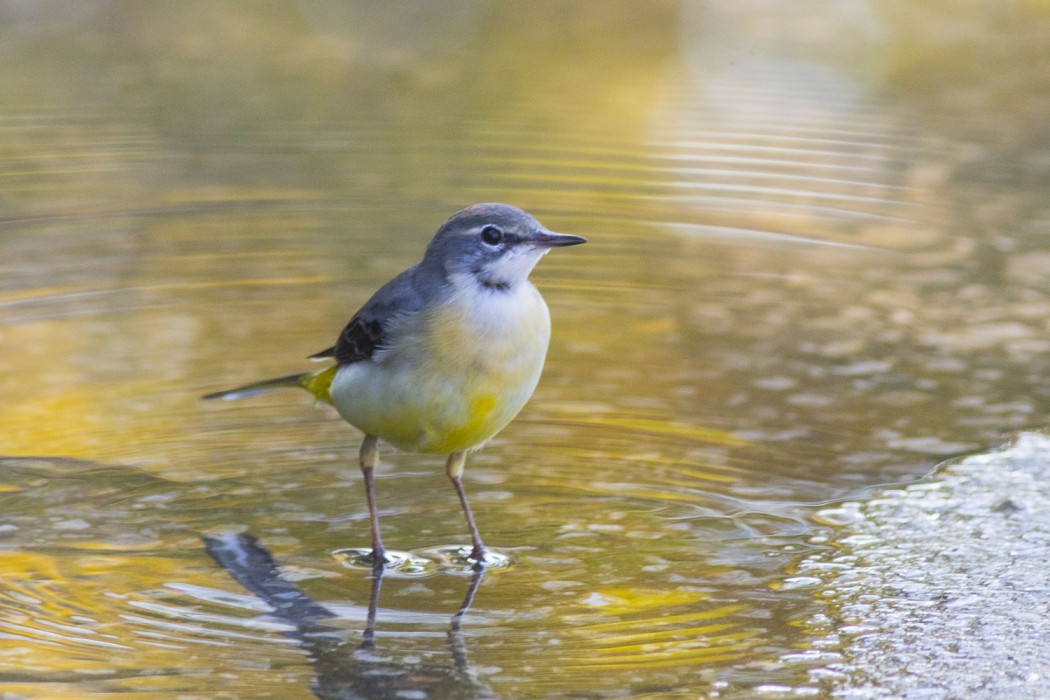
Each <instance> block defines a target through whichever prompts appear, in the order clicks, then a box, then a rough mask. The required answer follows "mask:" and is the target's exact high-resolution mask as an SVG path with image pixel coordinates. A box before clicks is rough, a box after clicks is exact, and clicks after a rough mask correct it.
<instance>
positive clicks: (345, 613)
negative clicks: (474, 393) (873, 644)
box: [0, 0, 1050, 698]
mask: <svg viewBox="0 0 1050 700" xmlns="http://www.w3.org/2000/svg"><path fill="white" fill-rule="evenodd" d="M924 7H925V8H926V9H915V8H914V7H912V5H911V4H907V3H899V2H893V1H890V0H886V1H884V2H840V3H831V4H828V3H823V2H822V3H793V4H792V7H791V8H790V10H789V9H787V8H781V7H780V6H779V5H777V4H775V3H766V2H757V1H756V2H748V3H737V4H736V5H734V6H733V8H729V7H726V6H723V5H721V4H717V3H700V2H681V3H671V2H666V3H665V2H661V3H645V4H644V6H643V5H640V4H637V3H606V4H603V7H602V10H601V11H598V10H595V9H594V8H590V6H584V5H578V6H577V5H572V4H561V3H527V4H525V3H501V2H485V3H467V2H462V3H451V4H449V3H412V4H411V5H409V6H406V7H399V8H396V9H394V8H388V7H384V9H383V11H382V12H380V11H379V10H378V6H376V5H373V4H370V3H360V4H354V5H350V6H343V5H341V4H336V3H327V2H305V1H304V2H300V3H273V4H269V5H267V6H266V7H258V6H255V5H245V6H243V7H242V6H240V5H236V4H234V5H230V4H229V3H211V2H200V3H194V4H185V5H184V4H171V5H168V4H142V3H135V4H126V3H119V2H103V1H99V2H91V3H81V4H79V5H77V9H76V10H75V11H72V10H71V9H70V8H68V7H65V6H64V5H62V4H59V3H40V4H35V5H18V4H11V5H3V6H0V13H2V14H3V16H4V21H3V22H2V23H0V26H2V29H0V32H2V38H3V40H2V41H0V58H2V59H3V60H2V64H3V66H4V68H3V69H0V95H2V97H3V104H4V105H6V109H5V110H4V112H3V114H0V162H2V163H3V168H2V171H0V177H2V180H0V344H2V347H3V348H4V352H3V353H2V354H0V377H2V379H0V387H2V390H3V396H4V398H5V400H4V401H3V402H2V403H0V426H2V428H0V454H3V455H5V457H4V458H3V460H2V467H3V471H2V472H0V474H2V477H0V498H2V504H0V513H2V515H0V537H2V543H3V548H2V550H0V556H2V557H3V558H4V560H5V562H4V565H3V567H0V571H2V572H3V573H0V578H2V580H3V586H2V587H0V588H2V594H0V645H2V646H3V649H4V654H3V655H2V660H0V678H3V680H4V683H5V684H6V685H7V686H8V688H9V689H10V691H11V692H13V693H17V694H19V695H21V696H24V697H77V696H82V695H88V694H100V693H101V694H105V693H118V692H119V693H123V694H125V695H128V694H131V695H132V696H134V694H136V693H137V694H139V695H140V696H143V697H147V696H148V697H164V696H168V695H170V696H179V697H212V696H214V694H215V693H216V692H218V691H219V690H220V689H221V690H222V691H223V692H226V693H228V694H230V695H231V696H234V697H281V698H287V697H309V696H310V695H311V694H312V693H316V694H321V695H324V694H325V693H326V692H328V694H329V696H333V694H334V695H338V693H342V692H344V691H345V687H344V686H338V685H337V686H328V685H326V684H325V683H324V682H323V679H326V678H333V677H337V678H345V677H346V676H339V672H337V671H333V668H336V669H339V668H344V669H345V668H349V669H351V673H350V676H353V675H354V672H353V669H361V668H364V666H361V664H362V663H365V662H367V661H368V660H367V659H366V660H365V662H362V661H361V658H360V654H358V653H357V651H356V650H357V649H358V646H359V645H360V643H361V641H362V637H363V635H364V630H365V627H366V620H367V617H368V606H369V600H370V598H371V597H372V581H371V580H370V578H369V576H368V574H367V572H366V571H363V570H360V569H357V568H353V567H349V566H347V562H346V559H345V557H344V556H342V555H341V552H343V551H344V550H346V549H347V548H349V547H359V546H362V545H364V544H366V540H367V535H366V531H367V522H366V510H365V505H364V499H363V494H362V492H361V484H360V478H359V475H358V473H357V469H356V463H355V462H356V457H355V455H356V449H357V444H358V441H359V439H360V436H359V435H358V434H357V433H356V432H355V431H354V430H353V429H351V428H349V427H348V426H346V425H345V424H343V423H341V422H340V421H339V420H338V419H337V417H336V416H335V415H334V414H333V412H332V411H331V410H330V409H328V408H326V407H324V406H314V405H312V404H311V402H310V400H309V398H308V397H305V396H300V395H296V394H273V395H269V396H265V397H259V398H257V399H254V400H251V401H244V402H238V403H222V404H219V405H215V404H203V403H201V402H200V401H199V399H198V397H199V396H200V395H201V394H203V393H206V392H208V391H213V390H216V389H220V388H224V387H228V386H233V385H236V384H238V383H241V382H246V381H251V380H254V379H258V378H263V377H268V376H276V375H281V374H287V373H290V372H294V371H298V370H300V369H303V368H306V367H308V366H309V365H307V364H306V362H305V360H304V359H303V358H305V357H306V356H307V355H309V354H311V353H313V352H316V351H318V350H321V349H322V348H324V347H327V346H328V345H330V344H331V342H332V339H333V338H334V337H335V335H336V333H338V331H339V330H340V328H341V327H342V325H343V323H345V321H346V320H347V319H348V318H349V315H350V314H351V313H352V312H353V311H354V310H356V308H357V306H358V305H359V304H361V303H362V302H363V301H364V300H365V299H367V298H368V296H369V295H370V294H371V292H372V291H374V289H375V288H377V287H378V286H379V285H380V284H382V283H383V282H384V281H386V280H387V279H389V278H390V277H391V276H393V275H394V274H396V273H397V272H399V271H400V270H401V269H403V268H404V267H406V266H407V265H409V264H412V263H414V262H415V261H416V260H417V259H418V257H419V256H420V254H421V251H422V249H423V247H424V246H425V244H426V242H427V241H428V240H429V238H430V236H431V235H432V233H433V231H434V229H436V227H437V226H438V225H439V224H440V223H441V222H442V221H443V220H444V218H445V217H446V216H448V215H449V214H450V213H452V212H453V211H455V210H456V209H457V208H459V207H461V206H464V205H466V204H470V203H473V202H477V201H492V200H497V201H506V202H510V203H513V204H516V205H518V206H521V207H523V208H526V209H528V210H529V211H531V212H533V213H534V214H536V215H537V216H538V217H540V218H541V220H542V221H543V222H544V223H545V224H547V225H548V226H549V227H551V228H553V229H556V230H562V231H566V232H572V233H578V234H581V235H585V236H587V237H588V238H589V239H590V241H591V242H590V243H589V244H588V245H587V246H583V247H581V248H577V249H573V250H571V251H563V252H562V251H559V252H558V253H556V254H554V255H550V256H548V257H547V258H545V259H544V260H543V262H542V263H541V265H540V267H539V268H538V269H537V271H536V273H535V274H534V280H535V282H536V284H537V286H539V287H540V289H541V290H542V291H543V293H544V295H545V297H546V298H547V300H548V302H549V305H550V307H551V312H552V316H553V319H554V337H553V341H552V344H551V350H550V355H549V359H548V364H547V369H546V372H545V375H544V378H543V380H542V381H541V384H540V387H539V388H538V390H537V392H536V395H535V397H534V398H533V400H532V401H531V402H530V404H529V405H528V406H527V407H526V409H525V410H524V411H523V413H522V414H521V416H520V417H519V418H518V419H517V420H516V421H515V422H514V423H513V424H512V425H511V426H510V427H508V428H507V430H505V431H504V433H502V434H501V435H500V436H499V437H498V438H497V439H496V440H494V441H493V443H492V444H491V445H490V446H489V447H488V448H487V449H486V450H485V451H483V452H481V453H480V454H479V455H477V456H476V457H475V458H474V460H473V462H472V464H471V465H470V466H469V467H468V471H467V475H466V482H467V488H468V491H469V493H470V494H471V496H472V500H473V504H474V509H475V515H476V517H477V519H478V522H479V525H480V527H481V529H482V532H483V534H484V535H485V537H486V541H487V542H489V543H490V544H491V545H493V546H494V547H496V548H498V549H499V550H500V551H502V552H504V553H507V554H508V555H510V556H511V557H512V559H513V564H512V565H511V566H510V567H508V568H506V569H502V570H494V571H490V572H488V573H487V574H486V575H485V576H484V577H482V578H481V579H480V581H478V582H477V591H476V595H475V597H474V603H473V606H472V607H471V609H470V611H469V612H467V613H466V615H465V616H463V617H462V618H461V619H460V620H459V624H460V629H459V631H458V632H457V633H454V634H450V631H453V630H451V628H450V625H452V624H453V616H454V615H455V614H456V612H457V611H458V610H459V609H460V606H461V604H462V601H463V600H464V597H465V596H466V595H467V593H468V591H469V590H470V587H471V583H472V582H471V578H470V576H469V575H468V574H467V573H466V572H463V571H461V570H458V569H457V568H456V567H451V566H442V565H438V564H435V565H434V568H433V569H427V570H425V571H423V572H420V573H421V575H419V576H414V577H413V576H400V577H398V576H390V577H387V579H386V580H385V581H384V582H383V589H382V592H381V595H380V596H379V597H378V610H377V613H376V630H375V647H374V653H376V654H379V655H381V656H382V658H383V660H384V663H387V664H388V665H392V667H393V668H395V669H402V670H404V669H408V670H410V671H412V672H413V673H415V672H416V671H418V674H419V675H424V676H425V675H428V674H429V675H431V676H433V675H435V674H436V675H438V676H440V677H442V678H446V676H447V677H448V678H452V679H453V680H451V681H449V682H450V683H451V684H452V685H450V686H442V687H443V688H444V689H443V690H440V691H434V692H435V694H436V695H438V696H450V697H451V696H455V694H456V693H459V695H461V696H462V695H465V696H470V695H484V694H486V693H489V694H496V695H501V696H505V697H542V696H564V695H567V694H577V695H582V696H586V697H605V696H614V697H616V696H629V695H641V694H646V693H648V694H653V695H658V696H662V697H671V696H674V695H676V694H682V695H683V696H686V697H689V696H695V695H714V694H719V695H720V696H722V697H725V696H733V695H734V694H736V695H739V696H741V697H752V696H753V695H754V694H756V693H764V694H766V695H769V696H776V695H777V694H789V693H792V692H796V691H797V692H800V693H810V692H813V693H817V692H822V690H821V689H820V688H819V687H817V686H813V685H812V684H811V683H812V681H811V679H810V677H809V676H808V675H807V669H809V668H810V667H813V666H816V665H821V664H827V663H831V662H832V661H833V659H829V658H828V657H829V655H830V656H834V655H835V654H836V649H834V648H829V649H815V648H814V646H813V639H812V637H811V636H810V632H809V631H807V630H806V629H805V627H806V624H805V621H806V620H810V619H812V615H813V614H814V610H815V609H818V608H819V607H820V606H821V605H822V603H821V600H822V599H823V596H824V592H823V591H822V590H821V589H820V588H819V587H816V586H807V585H805V582H804V581H803V582H801V583H800V582H799V580H798V579H797V577H793V576H792V573H791V572H792V567H793V566H794V565H795V564H796V563H797V562H798V561H799V559H800V557H802V556H804V555H805V554H806V553H807V552H810V551H812V550H813V549H819V548H821V547H823V546H824V545H823V544H822V542H821V540H820V538H817V539H816V540H814V539H813V538H812V536H811V535H812V533H813V527H814V521H813V513H814V512H815V509H816V507H818V506H820V505H822V504H825V503H827V502H829V501H835V500H837V499H845V498H850V499H856V498H863V497H864V496H865V495H866V494H867V493H869V490H870V489H871V488H873V487H876V486H879V485H883V484H887V483H895V482H899V481H909V480H914V479H916V478H919V477H920V476H922V475H924V474H926V473H927V472H928V471H929V470H930V469H932V468H933V467H934V466H935V465H936V464H937V463H938V462H940V461H941V460H942V459H945V458H947V457H949V456H952V455H956V454H959V453H963V452H967V451H971V450H975V449H979V448H982V447H985V446H988V445H992V444H996V443H997V442H999V441H1000V440H1002V439H1003V437H1004V436H1006V435H1008V434H1009V433H1011V432H1012V431H1015V430H1018V429H1021V428H1027V427H1033V426H1039V425H1041V424H1042V423H1043V418H1042V415H1043V411H1044V407H1045V405H1046V401H1047V397H1048V390H1047V388H1046V387H1047V386H1050V384H1048V382H1047V381H1046V379H1047V378H1048V377H1047V374H1048V373H1050V367H1048V366H1047V363H1046V361H1045V359H1044V358H1045V357H1046V354H1047V351H1048V350H1050V341H1048V340H1047V337H1046V336H1047V322H1046V319H1047V318H1048V317H1050V298H1048V294H1047V291H1046V290H1047V281H1048V279H1050V272H1048V270H1050V248H1048V245H1047V241H1048V240H1050V239H1048V237H1047V236H1048V234H1050V209H1048V207H1047V204H1046V198H1045V192H1046V188H1047V185H1048V184H1050V135H1048V133H1047V129H1046V120H1045V118H1044V115H1045V113H1046V108H1047V106H1048V104H1050V102H1048V95H1050V90H1048V88H1050V86H1048V85H1047V82H1048V80H1047V77H1046V76H1050V66H1047V65H1046V64H1047V57H1046V54H1045V51H1043V50H1041V47H1042V41H1043V37H1045V35H1046V31H1047V29H1048V27H1047V23H1048V21H1050V18H1048V15H1047V12H1046V11H1045V9H1044V8H1043V7H1042V6H1040V5H1039V4H1038V3H1019V4H1014V5H1011V6H1010V7H1009V8H1008V9H1007V8H1005V7H1003V6H1000V5H999V4H993V3H980V2H973V3H965V4H963V5H962V6H959V5H958V4H956V3H952V4H951V6H950V7H949V6H948V4H947V3H945V4H941V3H934V4H927V5H926V6H924ZM382 457H383V463H382V464H381V466H380V469H379V479H378V489H379V498H380V503H381V507H382V517H383V527H384V536H385V539H386V541H387V543H388V545H390V546H391V547H394V548H397V549H401V550H405V551H410V552H414V553H417V554H420V555H423V556H431V555H432V549H433V548H435V547H447V546H451V545H459V544H464V543H465V542H466V533H465V531H464V527H463V524H462V521H461V516H460V513H459V508H458V504H457V503H456V501H455V496H454V493H453V492H452V490H451V488H450V487H449V486H448V485H447V483H446V480H445V478H444V475H443V473H442V468H441V462H440V460H435V459H434V458H432V457H426V456H420V455H412V454H405V453H399V452H396V451H394V450H391V449H386V450H384V451H383V452H382ZM230 531H236V532H249V533H251V534H252V535H253V536H254V537H256V538H258V541H259V543H261V545H262V546H264V547H265V548H266V550H267V551H268V552H269V554H270V555H272V557H273V559H274V560H275V561H276V562H277V564H278V565H279V566H280V567H281V569H280V571H281V574H282V576H283V577H284V579H286V580H288V581H293V582H294V583H295V585H296V586H297V587H298V589H299V590H301V591H302V593H303V595H305V596H308V597H309V598H310V599H311V600H313V601H316V602H317V603H319V604H324V605H325V606H326V609H327V610H329V611H330V612H331V613H332V614H333V617H331V618H330V619H326V620H325V621H324V622H323V623H321V624H322V625H323V626H324V627H326V628H328V629H330V631H331V635H330V636H331V639H333V640H335V641H334V642H333V643H332V644H329V645H324V646H323V647H322V646H318V645H316V644H313V642H307V641H305V640H307V639H308V638H309V639H313V637H308V636H307V637H304V635H303V633H302V630H301V629H299V628H297V627H296V626H295V624H294V623H290V622H289V620H288V619H285V618H282V617H281V616H280V615H274V614H268V608H267V606H266V605H265V604H263V603H262V602H261V600H260V598H259V597H258V596H255V595H252V594H251V593H249V592H248V590H246V589H245V587H243V586H242V585H240V584H239V583H238V582H237V581H235V580H234V579H233V578H232V577H231V576H230V574H229V573H228V572H227V571H224V570H223V569H222V568H220V567H219V566H217V564H216V562H215V561H213V560H212V559H211V558H210V557H209V556H208V554H207V552H206V551H205V548H204V544H203V541H202V539H201V537H202V536H205V535H206V536H213V537H215V536H220V535H222V533H227V532H230ZM422 574H426V575H422ZM297 630H298V631H297ZM792 654H793V656H792ZM785 655H787V658H793V659H795V660H794V661H792V662H785V661H784V658H785ZM355 664H357V665H355ZM388 667H390V666H388ZM449 669H452V670H451V671H449ZM333 674H335V675H334V676H333ZM358 675H360V674H358ZM410 675H411V674H410ZM464 675H465V676H466V677H468V678H469V679H472V680H469V681H467V682H460V681H462V678H463V677H464ZM319 679H320V680H319ZM475 681H476V682H477V683H476V684H475ZM333 687H335V688H336V690H331V688H333ZM325 688H329V690H328V691H326V690H325ZM339 688H342V690H340V689H339ZM311 689H313V690H311Z"/></svg>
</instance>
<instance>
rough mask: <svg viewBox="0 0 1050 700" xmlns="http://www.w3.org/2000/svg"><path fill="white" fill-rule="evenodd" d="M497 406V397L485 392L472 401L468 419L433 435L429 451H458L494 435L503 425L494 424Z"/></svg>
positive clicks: (427, 449)
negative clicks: (493, 416)
mask: <svg viewBox="0 0 1050 700" xmlns="http://www.w3.org/2000/svg"><path fill="white" fill-rule="evenodd" d="M495 408H496V397H495V396H493V395H492V394H484V395H482V396H478V397H475V398H474V400H473V401H471V402H470V412H469V414H468V415H467V419H466V420H465V421H463V423H461V424H460V425H458V426H455V427H453V428H452V429H451V430H445V431H442V433H441V434H440V435H433V436H432V438H433V440H432V441H431V442H428V443H427V445H426V451H427V452H458V451H459V450H466V449H468V448H471V447H474V446H476V445H477V444H478V443H480V442H484V441H485V440H487V439H488V438H490V437H491V436H492V433H493V432H494V431H495V430H496V429H498V428H499V427H501V426H497V425H493V424H492V411H493V409H495Z"/></svg>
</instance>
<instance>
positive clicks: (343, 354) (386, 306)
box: [310, 267, 423, 365]
mask: <svg viewBox="0 0 1050 700" xmlns="http://www.w3.org/2000/svg"><path fill="white" fill-rule="evenodd" d="M415 270H416V268H414V267H413V268H409V269H408V270H405V271H404V272H402V273H401V274H400V275H398V276H397V277H395V278H394V279H392V280H390V281H389V282H387V283H386V284H385V285H383V286H382V287H381V288H380V289H379V291H378V292H376V293H375V294H374V295H372V298H371V299H369V300H368V301H367V302H366V303H365V305H364V306H362V307H361V310H360V311H358V312H357V313H356V314H354V316H353V318H351V319H350V322H349V323H347V324H346V327H345V328H343V332H342V333H340V334H339V339H338V340H337V341H336V343H335V345H333V346H332V347H330V348H328V349H326V350H322V351H321V352H319V353H316V354H314V355H311V356H310V359H313V360H320V359H326V358H329V357H332V358H335V361H336V362H338V363H339V364H342V365H347V364H350V363H352V362H360V361H361V360H371V359H372V358H373V357H374V356H375V354H376V352H378V351H380V350H383V349H385V348H387V347H389V345H390V332H391V326H392V323H393V321H394V320H395V319H396V318H398V317H401V316H404V315H405V314H411V313H415V312H417V311H419V310H420V309H421V308H422V307H423V299H422V297H421V296H420V295H419V293H418V292H417V291H416V288H415V284H414V279H415Z"/></svg>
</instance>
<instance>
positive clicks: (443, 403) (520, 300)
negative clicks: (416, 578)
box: [204, 204, 586, 568]
mask: <svg viewBox="0 0 1050 700" xmlns="http://www.w3.org/2000/svg"><path fill="white" fill-rule="evenodd" d="M580 243H586V239H585V238H581V237H580V236H572V235H569V234H564V233H554V232H552V231H548V230H547V229H545V228H544V227H543V226H542V225H541V224H540V222H539V221H537V220H536V219H535V218H534V217H532V216H531V215H529V214H527V213H526V212H524V211H522V210H520V209H517V208H515V207H512V206H509V205H506V204H475V205H474V206H472V207H467V208H466V209H463V210H462V211H459V212H456V213H455V214H453V215H452V217H451V218H449V220H448V221H446V222H445V223H444V224H442V226H441V228H439V229H438V231H437V233H436V234H435V235H434V238H433V239H432V240H431V241H430V244H429V245H428V246H427V249H426V252H425V253H424V254H423V260H422V262H420V263H419V264H417V265H415V266H413V267H410V268H408V269H407V270H405V271H404V272H402V273H401V274H399V275H398V276H397V277H395V278H394V279H392V280H390V281H389V282H387V283H386V284H385V285H383V286H382V287H381V288H380V289H379V291H378V292H376V293H375V294H374V295H373V296H372V298H371V299H369V300H368V302H367V303H365V305H364V306H363V307H361V310H360V311H358V312H357V313H356V314H354V316H353V318H351V319H350V322H349V323H347V324H346V327H345V328H344V329H343V332H342V333H341V334H340V335H339V339H338V340H337V341H336V343H335V345H333V346H332V347H330V348H328V349H327V350H323V351H321V352H319V353H317V354H315V355H312V356H311V359H317V360H324V359H333V360H335V364H334V365H332V366H329V367H327V368H325V369H322V370H320V371H317V372H306V373H303V374H293V375H290V376H287V377H279V378H277V379H269V380H266V381H262V382H256V383H254V384H249V385H247V386H243V387H240V388H238V389H232V390H230V391H220V392H218V393H214V394H208V395H207V396H205V397H204V398H205V399H219V398H221V399H235V398H240V397H242V396H247V395H251V394H255V393H258V392H261V391H267V390H269V389H275V388H278V387H301V388H303V389H306V390H307V391H308V392H310V393H311V394H313V395H314V396H315V397H317V398H318V399H320V400H321V401H324V402H326V403H329V404H331V405H332V406H334V407H335V409H336V410H337V411H338V412H339V415H340V416H342V417H343V419H345V420H346V421H347V422H348V423H350V424H351V425H353V426H355V427H357V428H358V429H360V430H361V431H362V432H364V434H365V437H364V440H363V441H362V443H361V473H362V475H363V477H364V483H365V496H366V498H367V499H368V514H369V518H370V523H371V528H372V565H373V566H374V567H376V568H382V567H383V565H384V563H385V562H386V555H385V550H384V548H383V541H382V538H381V537H380V532H379V515H378V513H377V511H376V495H375V484H374V482H373V471H374V469H375V464H376V458H377V452H378V450H377V442H378V441H379V440H380V439H382V440H385V441H387V442H389V443H390V444H392V445H394V446H396V447H400V448H403V449H406V450H415V451H418V452H436V453H440V454H447V455H448V461H447V462H446V464H445V473H446V474H447V475H448V478H449V479H450V480H451V481H452V485H453V486H454V487H455V489H456V494H457V495H458V496H459V502H460V505H461V506H462V508H463V514H464V515H465V516H466V519H467V527H469V528H470V535H471V539H472V541H473V549H472V550H471V553H470V558H471V559H472V560H474V561H475V562H476V564H477V565H479V566H483V565H484V563H485V545H484V544H483V543H482V541H481V535H480V534H479V533H478V528H477V525H475V523H474V516H473V515H472V514H471V511H470V504H469V503H468V502H467V495H466V493H465V492H464V490H463V483H462V476H463V467H464V464H465V463H466V459H467V455H468V454H470V453H471V452H473V451H475V450H477V449H478V448H480V447H481V446H482V445H484V444H485V442H486V441H487V440H489V439H490V438H492V436H494V435H495V434H496V433H498V432H499V431H500V430H502V429H503V428H504V427H505V426H506V425H507V423H509V422H510V421H511V419H512V418H514V416H515V415H517V413H518V411H520V410H521V407H522V406H524V405H525V402H526V401H528V399H529V396H531V395H532V392H533V390H534V389H535V388H536V383H537V382H538V381H539V378H540V372H541V371H542V370H543V361H544V358H545V357H546V355H547V345H548V342H549V341H550V330H551V321H550V313H549V312H548V311H547V304H546V303H545V302H544V301H543V297H542V296H540V293H539V291H538V290H537V289H536V287H534V286H533V284H532V283H531V282H530V281H529V273H530V272H532V268H533V267H535V265H536V263H537V262H539V259H540V258H541V257H543V256H544V255H545V254H546V253H547V252H548V251H550V249H551V248H558V247H563V246H570V245H577V244H580Z"/></svg>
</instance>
